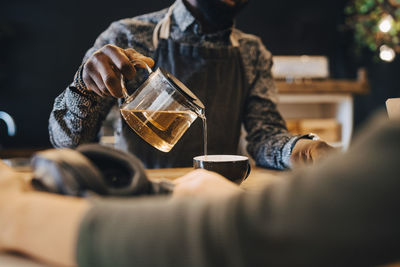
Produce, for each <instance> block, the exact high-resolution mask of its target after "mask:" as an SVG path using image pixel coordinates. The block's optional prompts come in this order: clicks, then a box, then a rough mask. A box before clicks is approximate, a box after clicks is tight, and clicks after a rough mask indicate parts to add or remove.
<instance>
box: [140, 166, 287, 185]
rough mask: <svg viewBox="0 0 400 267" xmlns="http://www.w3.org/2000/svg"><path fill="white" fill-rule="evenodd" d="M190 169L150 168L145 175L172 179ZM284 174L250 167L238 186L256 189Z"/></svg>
mask: <svg viewBox="0 0 400 267" xmlns="http://www.w3.org/2000/svg"><path fill="white" fill-rule="evenodd" d="M190 171H193V168H176V169H152V170H147V175H148V177H149V178H150V179H159V178H166V179H170V180H174V179H176V178H178V177H181V176H183V175H185V174H187V173H188V172H190ZM285 174H287V172H282V171H274V170H268V169H263V168H258V167H252V169H251V172H250V175H249V177H248V178H247V179H246V180H245V181H244V182H243V183H242V184H241V185H240V186H241V187H242V188H244V189H245V190H257V189H259V188H260V187H261V185H265V184H269V183H273V182H274V181H275V180H277V179H280V178H282V176H284V175H285Z"/></svg>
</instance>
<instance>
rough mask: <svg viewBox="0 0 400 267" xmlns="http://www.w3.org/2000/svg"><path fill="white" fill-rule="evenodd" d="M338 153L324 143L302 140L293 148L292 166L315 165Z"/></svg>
mask: <svg viewBox="0 0 400 267" xmlns="http://www.w3.org/2000/svg"><path fill="white" fill-rule="evenodd" d="M335 151H337V149H336V148H333V147H332V146H330V145H328V144H327V143H326V142H324V141H320V140H309V139H300V140H298V141H297V143H296V145H295V146H294V148H293V151H292V155H291V156H290V161H291V163H292V165H295V166H296V165H301V164H308V163H315V162H317V161H319V160H321V159H323V158H325V157H326V156H327V155H328V154H330V153H332V152H335Z"/></svg>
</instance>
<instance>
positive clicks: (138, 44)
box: [49, 0, 332, 169]
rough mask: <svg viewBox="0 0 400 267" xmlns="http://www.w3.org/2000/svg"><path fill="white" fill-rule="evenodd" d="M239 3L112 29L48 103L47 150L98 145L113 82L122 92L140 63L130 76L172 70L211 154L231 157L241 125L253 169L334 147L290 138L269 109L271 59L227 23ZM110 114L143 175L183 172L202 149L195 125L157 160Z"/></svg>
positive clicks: (211, 2)
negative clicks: (194, 103) (193, 100)
mask: <svg viewBox="0 0 400 267" xmlns="http://www.w3.org/2000/svg"><path fill="white" fill-rule="evenodd" d="M247 2H248V0H177V1H175V2H174V3H173V5H172V6H171V7H170V8H167V9H164V10H161V11H158V12H154V13H151V14H145V15H141V16H137V17H134V18H127V19H122V20H119V21H116V22H113V23H112V24H111V25H110V27H109V28H108V29H107V30H105V31H104V32H103V33H102V34H101V35H100V36H99V37H98V38H97V40H96V42H95V43H94V46H93V47H92V48H90V49H89V50H88V51H87V53H86V55H85V57H84V59H83V63H82V65H81V66H80V67H79V69H78V71H77V73H76V75H75V78H74V82H73V83H72V84H71V85H70V86H68V88H67V89H65V90H64V91H63V92H62V93H61V95H59V96H58V97H57V98H56V100H55V103H54V107H53V110H52V112H51V115H50V121H49V132H50V140H51V142H52V144H53V145H54V146H55V147H76V146H78V145H80V144H83V143H90V142H96V141H98V139H99V131H100V129H101V126H102V123H103V122H104V120H105V119H106V117H107V115H108V114H109V112H110V110H112V107H114V106H115V105H120V104H121V103H122V97H123V93H122V88H121V76H122V77H124V78H125V80H126V81H127V82H126V83H127V89H128V91H129V93H132V92H134V91H135V89H136V88H138V86H139V85H140V84H141V83H142V81H143V80H144V79H145V77H146V75H145V74H146V73H145V72H143V69H140V67H142V68H143V67H144V66H143V65H141V66H138V67H139V68H138V69H136V68H135V67H134V66H133V64H132V63H131V62H130V61H132V60H138V59H139V60H142V61H144V62H146V63H147V64H148V65H149V66H150V67H155V68H156V67H162V68H164V69H166V70H167V71H169V72H171V73H172V74H173V75H174V76H176V77H177V78H178V79H179V80H181V81H182V82H183V83H184V84H185V85H187V86H188V87H189V88H190V89H191V90H192V91H193V92H194V94H195V95H196V96H198V97H199V98H200V100H201V101H202V102H203V103H204V105H205V107H206V117H207V123H208V129H209V132H208V153H209V154H237V152H238V144H239V138H240V133H241V131H240V129H241V124H242V123H244V125H245V129H246V131H247V141H248V146H247V150H248V152H249V154H250V155H251V156H252V157H253V158H254V159H255V161H256V163H257V165H259V166H263V167H266V168H273V169H285V168H289V167H291V166H292V163H298V162H300V163H301V162H314V161H317V160H318V159H319V158H321V157H323V156H324V155H325V154H326V153H327V152H328V151H331V150H332V148H331V147H330V146H329V145H327V144H326V143H325V142H323V141H320V140H313V139H314V136H312V135H304V136H292V135H291V134H289V133H288V131H287V129H286V126H285V122H284V120H283V119H282V117H281V115H280V114H279V112H278V110H277V107H276V101H277V95H276V87H275V84H274V80H273V77H272V75H271V67H272V56H271V53H270V52H269V51H268V50H267V49H266V48H265V46H264V45H263V43H262V41H261V40H260V38H258V37H257V36H254V35H250V34H245V33H243V32H241V31H240V30H238V29H237V28H236V27H235V25H234V19H235V17H236V15H237V14H238V13H239V12H240V11H241V10H242V9H243V8H244V7H245V6H246V4H247ZM116 117H117V119H116V122H115V123H114V136H115V138H116V146H117V147H118V148H121V149H124V150H126V151H129V152H131V153H133V154H135V155H136V156H138V157H139V158H140V159H141V160H142V161H143V162H144V164H145V166H146V167H147V168H166V167H187V166H191V165H192V158H193V157H194V156H198V155H199V154H200V153H202V151H203V132H202V128H201V123H200V122H198V121H197V122H195V123H194V124H193V125H192V126H191V127H190V128H189V130H188V132H186V134H185V135H184V136H183V137H182V138H181V140H179V142H178V143H177V144H176V145H175V146H174V148H173V149H172V151H170V152H169V153H163V152H160V151H158V150H156V149H154V148H153V147H151V146H150V145H149V144H147V143H146V142H145V141H143V140H142V139H141V138H140V137H139V136H138V135H136V134H135V133H134V131H133V130H132V129H130V128H129V126H128V125H127V124H126V123H125V121H124V120H123V119H122V117H121V116H120V115H117V116H116Z"/></svg>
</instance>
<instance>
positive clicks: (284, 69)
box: [272, 56, 329, 80]
mask: <svg viewBox="0 0 400 267" xmlns="http://www.w3.org/2000/svg"><path fill="white" fill-rule="evenodd" d="M273 61H274V64H273V66H272V74H273V76H274V78H276V79H286V80H291V79H304V78H305V79H312V78H315V79H325V78H328V77H329V61H328V58H327V57H325V56H274V57H273Z"/></svg>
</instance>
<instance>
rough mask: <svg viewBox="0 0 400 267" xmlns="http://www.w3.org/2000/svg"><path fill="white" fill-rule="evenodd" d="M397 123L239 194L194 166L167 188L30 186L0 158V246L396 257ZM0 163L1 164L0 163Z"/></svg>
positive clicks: (208, 261)
mask: <svg viewBox="0 0 400 267" xmlns="http://www.w3.org/2000/svg"><path fill="white" fill-rule="evenodd" d="M399 137H400V120H394V121H392V122H387V121H386V120H385V119H384V118H383V117H379V118H377V119H375V120H374V121H372V123H371V125H370V126H369V127H367V128H366V129H365V130H364V132H363V135H361V136H359V138H358V139H357V140H356V142H355V143H354V144H353V146H352V147H351V148H350V150H349V152H348V153H346V154H344V155H342V154H338V155H332V157H328V158H327V159H326V160H325V161H322V162H321V164H318V165H316V166H313V167H308V168H304V169H298V170H296V171H294V172H292V173H291V176H290V177H288V178H287V179H280V180H277V181H275V182H274V183H272V184H269V185H264V186H261V188H260V189H261V190H260V191H257V192H249V191H244V190H242V189H241V188H240V187H238V186H237V185H235V184H233V183H231V182H229V181H228V180H227V179H224V178H223V177H221V176H219V175H217V174H215V173H211V172H207V171H204V170H197V171H194V172H191V173H189V174H187V175H185V176H184V177H182V178H179V179H178V180H176V181H175V184H176V186H175V190H174V197H172V198H167V197H151V198H150V197H149V198H128V199H127V198H123V199H122V198H120V199H107V198H104V199H102V200H99V201H95V202H89V201H88V200H87V199H82V198H76V197H66V196H61V195H55V194H49V193H39V192H34V191H31V190H30V189H29V188H28V186H27V185H26V183H25V182H24V180H23V178H24V176H23V174H20V173H16V172H14V171H13V170H12V169H10V168H8V166H6V165H0V228H1V231H0V249H1V250H11V251H17V252H21V253H24V254H27V255H30V256H32V257H34V258H36V259H39V260H41V261H44V262H46V263H50V264H57V265H62V266H73V265H79V266H99V267H100V266H152V267H157V266H160V267H161V266H162V267H168V266H171V267H179V266H182V267H183V266H185V267H186V266H218V267H222V266H378V265H382V264H386V263H390V262H394V261H396V260H399V259H400V252H399V240H400V227H399V225H400V215H399V212H398V210H399V205H400V194H399V192H398V191H399V188H400V157H399V151H400V138H399ZM0 164H2V163H1V162H0Z"/></svg>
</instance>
